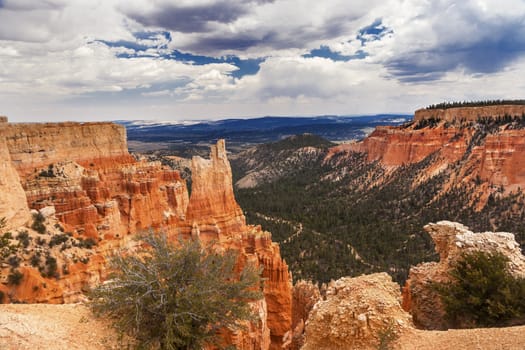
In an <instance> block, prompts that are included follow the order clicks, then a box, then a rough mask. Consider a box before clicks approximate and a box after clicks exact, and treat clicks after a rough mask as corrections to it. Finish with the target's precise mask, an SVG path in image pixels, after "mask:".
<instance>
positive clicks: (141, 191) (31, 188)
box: [0, 120, 292, 349]
mask: <svg viewBox="0 0 525 350" xmlns="http://www.w3.org/2000/svg"><path fill="white" fill-rule="evenodd" d="M0 146H1V151H0V156H1V157H2V160H3V162H2V169H0V170H1V172H2V174H1V175H3V176H0V178H2V180H1V182H0V188H1V189H2V190H3V191H4V192H3V193H5V194H6V195H5V197H4V199H3V201H2V205H1V207H0V209H2V211H0V217H5V222H6V226H5V227H4V228H3V230H2V231H3V233H4V236H3V237H4V240H3V247H2V248H3V254H4V256H3V257H4V260H3V261H4V262H3V263H2V268H1V272H2V280H1V282H2V283H0V291H1V292H2V299H3V301H4V302H9V301H11V302H18V303H21V302H22V303H35V302H37V303H70V302H76V301H81V300H84V299H85V297H84V292H85V291H86V290H88V289H89V288H90V287H92V286H94V285H96V284H98V283H100V282H102V281H104V280H105V279H106V278H107V268H106V260H107V257H108V256H109V255H110V254H111V253H115V252H117V251H119V250H122V249H133V247H134V245H136V244H138V243H137V241H136V240H134V239H133V238H134V237H136V235H137V234H140V232H141V231H144V230H155V231H163V232H166V233H167V234H168V235H169V236H170V237H172V238H173V239H177V237H179V236H182V237H186V238H189V237H194V238H196V239H201V240H202V241H204V242H209V241H214V242H216V243H215V244H216V245H217V249H235V250H236V251H238V253H239V258H238V263H239V269H241V268H242V266H243V265H244V264H246V263H248V262H253V263H255V264H256V265H257V266H260V267H261V268H262V270H263V278H265V284H264V299H263V300H261V301H260V302H256V303H254V308H256V309H257V313H258V314H259V315H260V317H261V321H260V322H258V323H255V324H251V325H250V326H249V327H248V330H246V331H238V332H236V333H234V334H232V335H231V342H232V343H233V344H235V345H236V346H237V347H238V348H239V349H255V348H260V349H268V348H271V349H274V348H275V349H277V348H280V344H281V342H282V338H283V335H284V334H285V333H286V332H287V331H288V330H289V329H290V327H291V306H292V305H291V278H290V274H289V272H288V267H287V265H286V263H285V262H284V260H283V259H282V258H281V256H280V251H279V246H278V245H277V244H276V243H274V242H272V238H271V234H270V233H269V232H266V231H264V230H262V228H261V227H260V226H251V225H247V224H246V220H245V218H244V215H243V213H242V210H241V209H240V207H239V206H238V204H237V203H236V201H235V198H234V196H233V188H232V180H231V169H230V165H229V162H228V159H227V157H226V148H225V143H224V141H219V142H218V143H217V145H215V146H213V147H212V150H211V153H210V159H203V158H200V157H195V158H194V159H193V160H192V191H191V196H190V195H189V194H188V188H187V186H186V182H185V181H184V180H183V179H182V178H181V177H180V174H179V173H178V172H177V171H175V170H171V169H169V168H166V167H163V166H161V164H160V163H159V162H146V161H144V160H136V159H135V158H134V157H133V156H131V155H130V154H129V153H128V150H127V146H126V133H125V129H124V127H122V126H118V125H115V124H112V123H56V124H9V123H7V121H6V120H4V121H3V123H1V125H0ZM38 223H40V224H41V225H43V229H40V230H39V228H38V227H39V226H38V225H36V224H38ZM40 227H42V226H40ZM37 230H38V231H37ZM7 233H8V234H7ZM21 237H24V238H21ZM22 240H24V243H21V242H22ZM88 242H89V243H88ZM13 251H14V252H13ZM7 261H9V262H12V264H9V263H7ZM17 275H18V276H21V277H19V278H20V280H19V281H17V283H11V282H10V281H12V280H11V279H10V278H15V277H13V276H17ZM10 276H11V277H10Z"/></svg>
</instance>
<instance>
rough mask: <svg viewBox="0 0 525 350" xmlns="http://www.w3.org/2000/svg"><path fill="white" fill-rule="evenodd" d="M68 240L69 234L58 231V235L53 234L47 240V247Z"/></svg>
mask: <svg viewBox="0 0 525 350" xmlns="http://www.w3.org/2000/svg"><path fill="white" fill-rule="evenodd" d="M68 240H69V236H68V235H66V234H65V233H60V234H58V235H54V236H52V237H51V239H50V240H49V247H50V248H52V247H54V246H56V245H59V244H62V243H65V242H67V241H68Z"/></svg>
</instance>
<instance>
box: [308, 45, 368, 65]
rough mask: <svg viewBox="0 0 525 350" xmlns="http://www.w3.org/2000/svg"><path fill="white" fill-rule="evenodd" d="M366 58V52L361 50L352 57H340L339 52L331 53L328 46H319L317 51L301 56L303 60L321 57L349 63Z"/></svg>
mask: <svg viewBox="0 0 525 350" xmlns="http://www.w3.org/2000/svg"><path fill="white" fill-rule="evenodd" d="M366 56H368V54H367V53H366V52H364V51H363V50H358V51H356V53H355V54H353V55H349V56H347V55H342V54H340V53H339V52H334V51H332V50H331V49H330V48H329V47H328V46H324V45H321V47H320V48H318V49H313V50H312V51H310V53H307V54H306V55H303V57H304V58H312V57H322V58H329V59H331V60H332V61H344V62H347V61H350V60H361V59H363V58H365V57H366Z"/></svg>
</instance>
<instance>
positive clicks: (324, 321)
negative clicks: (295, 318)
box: [302, 272, 412, 350]
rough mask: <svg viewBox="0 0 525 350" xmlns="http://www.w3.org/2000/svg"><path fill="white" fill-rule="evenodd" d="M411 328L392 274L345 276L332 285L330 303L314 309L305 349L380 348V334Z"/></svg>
mask: <svg viewBox="0 0 525 350" xmlns="http://www.w3.org/2000/svg"><path fill="white" fill-rule="evenodd" d="M411 328H412V320H411V317H410V315H409V314H408V313H407V312H405V311H404V310H403V309H402V308H401V304H400V294H399V286H398V285H397V284H396V283H394V282H392V278H391V277H390V276H389V275H388V274H386V273H384V272H383V273H376V274H372V275H364V276H360V277H355V278H349V277H343V278H341V279H339V280H337V281H335V282H333V283H331V284H330V286H329V287H328V290H327V292H326V300H321V301H319V302H318V303H317V304H315V306H314V307H313V309H312V311H311V313H310V317H309V319H308V321H307V322H306V343H305V344H304V346H303V347H302V349H303V350H310V349H311V350H314V349H315V350H332V349H333V350H336V349H337V350H339V349H377V348H378V347H379V342H380V339H379V338H380V334H382V333H384V332H390V333H391V334H393V335H394V336H395V337H397V336H399V335H401V334H402V333H403V332H405V331H406V330H409V329H411Z"/></svg>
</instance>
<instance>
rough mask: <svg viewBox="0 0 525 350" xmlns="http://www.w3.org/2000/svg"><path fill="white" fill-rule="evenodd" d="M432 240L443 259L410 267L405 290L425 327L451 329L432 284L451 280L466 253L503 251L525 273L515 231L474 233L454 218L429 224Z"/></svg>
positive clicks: (406, 299)
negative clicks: (454, 269) (455, 267)
mask: <svg viewBox="0 0 525 350" xmlns="http://www.w3.org/2000/svg"><path fill="white" fill-rule="evenodd" d="M425 230H426V231H427V232H428V234H429V235H430V237H431V238H432V240H433V241H434V244H435V247H436V252H438V253H439V262H429V263H422V264H419V265H417V266H415V267H412V268H411V269H410V274H409V278H408V280H407V283H406V286H405V288H404V292H403V305H404V308H405V309H406V310H407V311H409V312H410V313H411V314H412V316H413V318H414V323H415V324H416V325H417V326H419V327H422V328H425V329H447V328H448V324H447V321H446V318H445V312H444V308H443V305H442V303H441V300H440V298H439V295H438V294H437V293H436V292H435V291H434V290H433V289H432V288H431V287H430V286H429V285H430V283H431V282H447V281H450V276H449V271H450V270H451V269H452V268H453V266H454V265H455V263H456V262H457V261H458V259H460V257H461V255H462V254H463V253H465V252H471V251H483V252H499V253H502V254H504V255H505V256H506V257H507V258H509V263H508V267H509V271H510V272H511V273H512V274H514V275H516V276H520V277H524V276H525V256H523V254H522V253H521V249H520V246H519V244H518V243H517V242H516V240H515V239H514V235H513V234H512V233H507V232H483V233H474V232H471V231H469V230H468V228H467V227H465V226H463V225H461V224H459V223H455V222H450V221H440V222H438V223H435V224H434V223H431V224H428V225H426V226H425Z"/></svg>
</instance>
